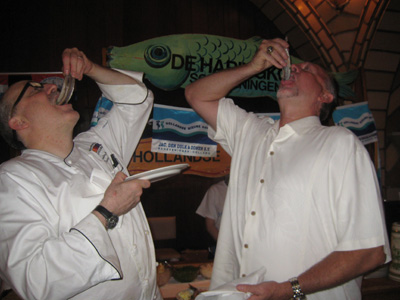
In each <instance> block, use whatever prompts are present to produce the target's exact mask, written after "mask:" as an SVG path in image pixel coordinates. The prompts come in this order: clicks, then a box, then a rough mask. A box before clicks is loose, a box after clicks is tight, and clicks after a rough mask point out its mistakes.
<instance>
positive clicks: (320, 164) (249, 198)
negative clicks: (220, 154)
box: [185, 39, 390, 300]
mask: <svg viewBox="0 0 400 300" xmlns="http://www.w3.org/2000/svg"><path fill="white" fill-rule="evenodd" d="M288 47H289V45H288V43H287V42H285V41H284V40H282V39H273V40H264V41H263V42H262V43H261V45H260V47H259V49H258V52H257V53H256V55H255V56H254V58H253V59H252V61H251V62H250V63H248V64H245V65H242V66H239V67H236V68H234V69H228V70H224V71H222V72H218V73H215V74H212V75H210V76H208V77H204V78H202V79H199V80H197V81H195V82H194V83H192V84H191V85H189V86H188V87H187V88H186V92H185V94H186V98H187V100H188V102H189V103H190V104H191V106H192V107H193V109H194V110H195V111H196V112H197V113H199V115H200V116H201V117H203V119H204V120H205V121H206V122H207V123H208V124H209V125H210V127H209V128H210V130H209V135H210V137H211V138H213V139H214V140H215V141H217V142H218V143H220V144H221V145H222V146H223V147H224V149H225V150H226V151H227V152H228V153H229V154H230V155H231V156H232V161H231V172H230V181H229V187H228V196H227V198H226V200H225V207H224V213H223V215H222V221H221V228H220V233H219V237H218V245H217V253H216V257H215V261H214V268H213V275H212V282H211V288H215V287H217V286H219V285H222V284H224V283H226V282H230V281H232V280H234V279H237V278H240V277H244V276H246V275H248V274H251V273H253V272H255V271H258V270H259V269H260V268H262V269H263V270H264V271H265V277H264V282H262V283H260V284H257V285H238V287H237V288H238V289H239V290H240V291H243V292H250V293H252V294H253V296H252V297H251V298H250V299H285V300H287V299H290V298H292V297H293V298H294V299H305V295H307V299H330V300H332V299H337V300H344V299H349V300H355V299H361V292H360V285H361V275H362V274H363V273H365V272H367V271H369V270H371V269H374V268H376V267H377V266H379V265H381V264H383V263H384V262H385V261H386V262H388V261H389V260H390V248H389V244H388V238H387V233H386V230H385V228H386V227H385V222H384V218H383V208H382V202H381V198H380V191H379V186H378V183H377V180H376V176H375V171H374V167H373V165H372V163H371V160H370V158H369V155H368V153H367V151H366V150H365V148H364V147H363V145H362V144H361V142H360V141H359V140H358V139H357V138H356V137H355V136H354V135H353V134H352V133H351V132H349V131H348V130H346V129H344V128H339V127H325V126H322V125H321V123H320V120H319V116H320V115H321V114H322V113H323V114H325V110H326V106H329V105H330V103H333V101H334V98H335V89H334V85H333V84H332V82H331V80H330V78H329V76H328V74H327V73H326V72H325V71H324V70H323V69H322V68H321V67H319V66H317V65H315V64H311V63H307V62H306V63H301V64H298V65H293V66H292V67H291V76H290V78H289V79H288V80H282V81H281V84H280V87H279V90H278V93H277V97H278V103H279V107H280V112H281V118H280V120H279V121H277V122H275V121H274V120H272V119H271V118H258V117H257V116H256V115H254V114H252V113H247V112H246V111H244V110H242V109H240V108H239V107H237V106H235V105H234V103H233V101H232V100H230V99H226V98H224V97H225V96H226V95H227V94H228V93H229V91H231V90H232V89H233V88H234V87H236V86H238V85H239V84H240V83H242V82H243V81H245V80H247V79H249V78H251V77H252V76H254V75H256V74H258V73H260V72H262V71H264V70H266V69H268V68H270V67H272V66H275V67H276V68H283V67H284V66H286V60H287V59H288V56H287V54H286V51H285V49H286V48H288ZM249 101H250V100H249Z"/></svg>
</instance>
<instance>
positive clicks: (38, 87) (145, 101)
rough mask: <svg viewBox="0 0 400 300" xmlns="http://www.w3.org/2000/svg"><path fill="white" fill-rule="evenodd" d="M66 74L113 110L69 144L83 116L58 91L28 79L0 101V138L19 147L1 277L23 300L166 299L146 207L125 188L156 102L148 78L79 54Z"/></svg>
mask: <svg viewBox="0 0 400 300" xmlns="http://www.w3.org/2000/svg"><path fill="white" fill-rule="evenodd" d="M62 61H63V72H64V74H65V75H68V74H70V75H72V77H74V78H76V79H78V80H81V79H82V76H83V75H86V76H88V77H90V78H91V79H93V80H95V81H96V82H97V84H98V86H99V88H100V90H101V91H102V93H103V94H104V95H105V96H106V97H107V98H108V99H110V100H112V101H113V102H114V105H113V108H112V109H111V111H110V112H109V113H108V114H107V115H106V116H104V117H103V118H102V119H101V120H100V121H99V123H98V125H97V126H95V127H93V128H91V129H90V130H89V131H87V132H84V133H81V134H79V135H78V136H77V137H75V138H73V128H74V126H75V125H76V123H77V121H78V119H79V114H78V112H76V111H75V110H74V109H73V108H72V106H71V104H64V105H56V99H57V97H58V92H57V90H56V86H55V85H53V84H44V85H43V84H40V83H37V82H31V81H22V82H18V83H15V84H14V85H12V86H11V87H10V88H9V89H8V90H7V92H6V93H5V94H4V96H3V98H2V99H1V101H0V124H1V133H2V135H3V137H4V138H5V139H6V140H7V141H8V142H9V143H10V144H11V145H13V146H15V147H20V148H22V149H23V150H22V153H21V155H20V156H18V157H15V158H13V159H11V160H9V161H7V162H5V163H3V164H2V165H1V167H0V179H1V181H0V277H1V279H2V281H3V288H12V289H13V290H14V291H15V292H16V293H17V294H18V295H19V296H20V297H21V298H23V299H42V300H43V299H52V300H54V299H142V300H149V299H162V298H161V295H160V293H159V290H158V288H157V285H156V260H155V254H154V249H153V242H152V238H151V234H150V229H149V226H148V224H147V220H146V216H145V214H144V211H143V208H142V206H141V203H140V196H141V195H142V193H143V189H144V188H148V187H149V186H150V182H149V181H147V180H132V181H124V180H125V178H126V177H127V174H128V172H127V169H126V166H127V165H128V163H129V161H130V159H131V156H132V154H133V151H134V149H135V148H136V146H137V143H138V141H139V139H140V137H141V134H142V131H143V129H144V126H145V124H146V122H147V120H148V117H149V114H150V112H151V109H152V104H153V94H152V93H151V91H150V90H148V89H147V87H146V86H145V85H144V84H143V82H142V77H143V74H141V73H137V72H130V71H117V70H111V69H108V68H104V67H102V66H100V65H98V64H95V63H93V62H92V61H91V60H89V59H88V58H87V57H86V55H85V54H84V53H83V52H82V51H80V50H78V49H76V48H73V49H66V50H64V52H63V54H62Z"/></svg>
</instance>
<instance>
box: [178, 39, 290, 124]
mask: <svg viewBox="0 0 400 300" xmlns="http://www.w3.org/2000/svg"><path fill="white" fill-rule="evenodd" d="M269 46H271V47H273V48H274V51H273V52H272V53H271V54H269V53H268V52H267V48H268V47H269ZM287 47H289V44H288V43H287V42H285V41H284V40H282V39H273V40H264V41H262V43H261V45H260V46H259V48H258V51H257V53H256V54H255V56H254V57H253V59H252V60H251V62H249V63H248V64H245V65H241V66H238V67H235V68H232V69H227V70H223V71H221V72H218V73H214V74H211V75H209V76H206V77H203V78H201V79H198V80H196V81H195V82H193V83H192V84H190V85H188V86H187V87H186V90H185V96H186V99H187V101H188V102H189V104H190V105H191V106H192V108H193V109H194V110H195V111H196V112H197V113H198V114H199V115H200V116H201V117H202V118H203V119H204V120H205V121H206V122H207V123H208V124H209V125H210V126H211V127H212V128H213V129H216V123H217V112H218V101H219V100H220V99H221V98H222V97H224V96H226V95H227V94H228V93H229V92H230V91H231V90H232V89H233V88H234V87H236V86H237V85H239V84H240V83H242V82H244V81H245V80H247V79H249V78H251V77H252V76H254V75H256V74H258V73H260V72H262V71H264V70H265V69H268V68H270V67H271V66H275V67H277V68H282V67H283V66H285V65H286V62H285V60H286V59H287V54H286V52H285V48H287Z"/></svg>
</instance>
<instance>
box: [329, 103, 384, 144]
mask: <svg viewBox="0 0 400 300" xmlns="http://www.w3.org/2000/svg"><path fill="white" fill-rule="evenodd" d="M332 118H333V121H334V122H335V124H336V125H337V126H343V127H346V128H347V129H349V130H351V131H352V132H353V133H354V134H355V135H357V136H358V138H359V139H360V140H361V142H362V143H363V144H364V145H367V144H370V143H374V142H377V141H378V135H377V131H376V127H375V121H374V117H373V116H372V113H371V111H370V110H369V108H368V102H361V103H357V104H352V105H345V106H340V107H337V108H336V110H335V111H334V112H333V114H332Z"/></svg>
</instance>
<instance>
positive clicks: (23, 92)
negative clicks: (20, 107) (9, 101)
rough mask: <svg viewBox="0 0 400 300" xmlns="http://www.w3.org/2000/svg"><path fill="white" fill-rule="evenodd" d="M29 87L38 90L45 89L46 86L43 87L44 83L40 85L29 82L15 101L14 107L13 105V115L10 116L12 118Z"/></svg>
mask: <svg viewBox="0 0 400 300" xmlns="http://www.w3.org/2000/svg"><path fill="white" fill-rule="evenodd" d="M29 87H33V88H34V89H37V88H43V87H44V85H43V84H42V83H39V82H35V81H28V82H27V83H26V84H25V85H24V88H23V89H22V91H21V93H20V94H19V96H18V98H17V100H15V102H14V105H13V106H12V108H11V114H10V116H12V114H13V112H14V109H15V107H16V106H17V104H18V103H19V102H20V101H21V99H22V97H23V96H24V95H25V93H26V90H27V89H28V88H29Z"/></svg>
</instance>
